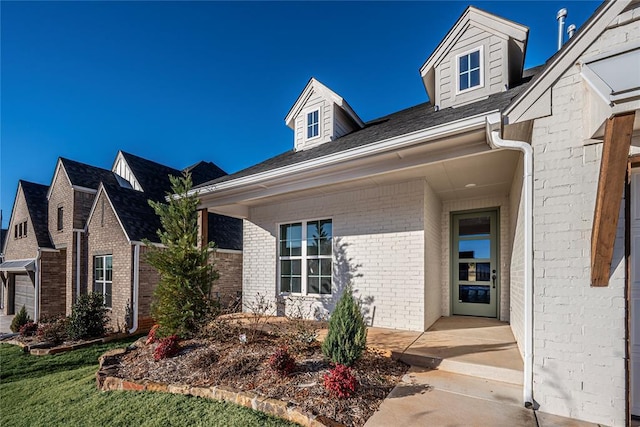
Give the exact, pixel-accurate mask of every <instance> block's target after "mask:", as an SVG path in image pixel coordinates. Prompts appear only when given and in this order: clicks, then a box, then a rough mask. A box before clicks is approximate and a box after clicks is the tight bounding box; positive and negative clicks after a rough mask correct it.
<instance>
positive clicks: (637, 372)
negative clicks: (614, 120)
mask: <svg viewBox="0 0 640 427" xmlns="http://www.w3.org/2000/svg"><path fill="white" fill-rule="evenodd" d="M630 225H631V229H630V232H631V254H630V255H631V256H630V257H629V260H630V263H631V277H630V282H631V292H630V295H629V298H630V301H629V309H630V310H629V311H630V313H629V314H630V316H631V331H630V334H629V337H630V340H631V343H630V344H631V413H632V414H633V415H636V416H640V171H635V172H633V173H632V174H631V221H630Z"/></svg>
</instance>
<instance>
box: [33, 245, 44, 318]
mask: <svg viewBox="0 0 640 427" xmlns="http://www.w3.org/2000/svg"><path fill="white" fill-rule="evenodd" d="M41 256H42V252H41V251H40V248H38V255H36V262H35V268H36V271H35V276H36V286H35V288H36V289H35V295H34V296H33V301H34V303H33V306H34V307H33V318H34V319H33V320H34V322H36V323H37V322H39V321H40V279H41V278H40V272H41V270H42V269H41V268H40V257H41Z"/></svg>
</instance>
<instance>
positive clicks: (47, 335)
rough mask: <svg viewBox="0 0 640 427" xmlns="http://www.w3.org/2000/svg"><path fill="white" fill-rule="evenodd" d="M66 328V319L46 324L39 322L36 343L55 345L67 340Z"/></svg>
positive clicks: (52, 320)
mask: <svg viewBox="0 0 640 427" xmlns="http://www.w3.org/2000/svg"><path fill="white" fill-rule="evenodd" d="M67 328H68V319H67V318H66V317H60V318H58V319H51V320H50V321H48V322H47V323H42V322H40V325H39V326H38V332H37V333H36V335H37V337H38V341H42V342H50V343H52V344H54V345H57V344H60V343H62V342H63V341H64V340H65V339H67V336H68V335H67Z"/></svg>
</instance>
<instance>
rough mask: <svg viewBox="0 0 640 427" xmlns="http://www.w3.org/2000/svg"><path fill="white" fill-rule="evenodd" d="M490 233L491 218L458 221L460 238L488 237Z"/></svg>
mask: <svg viewBox="0 0 640 427" xmlns="http://www.w3.org/2000/svg"><path fill="white" fill-rule="evenodd" d="M490 233H491V218H489V217H488V216H482V217H479V218H465V219H461V220H460V223H459V228H458V234H459V235H460V236H489V234H490Z"/></svg>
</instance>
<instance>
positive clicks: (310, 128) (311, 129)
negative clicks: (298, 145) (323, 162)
mask: <svg viewBox="0 0 640 427" xmlns="http://www.w3.org/2000/svg"><path fill="white" fill-rule="evenodd" d="M313 136H314V135H313V126H309V127H308V128H307V138H313Z"/></svg>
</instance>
